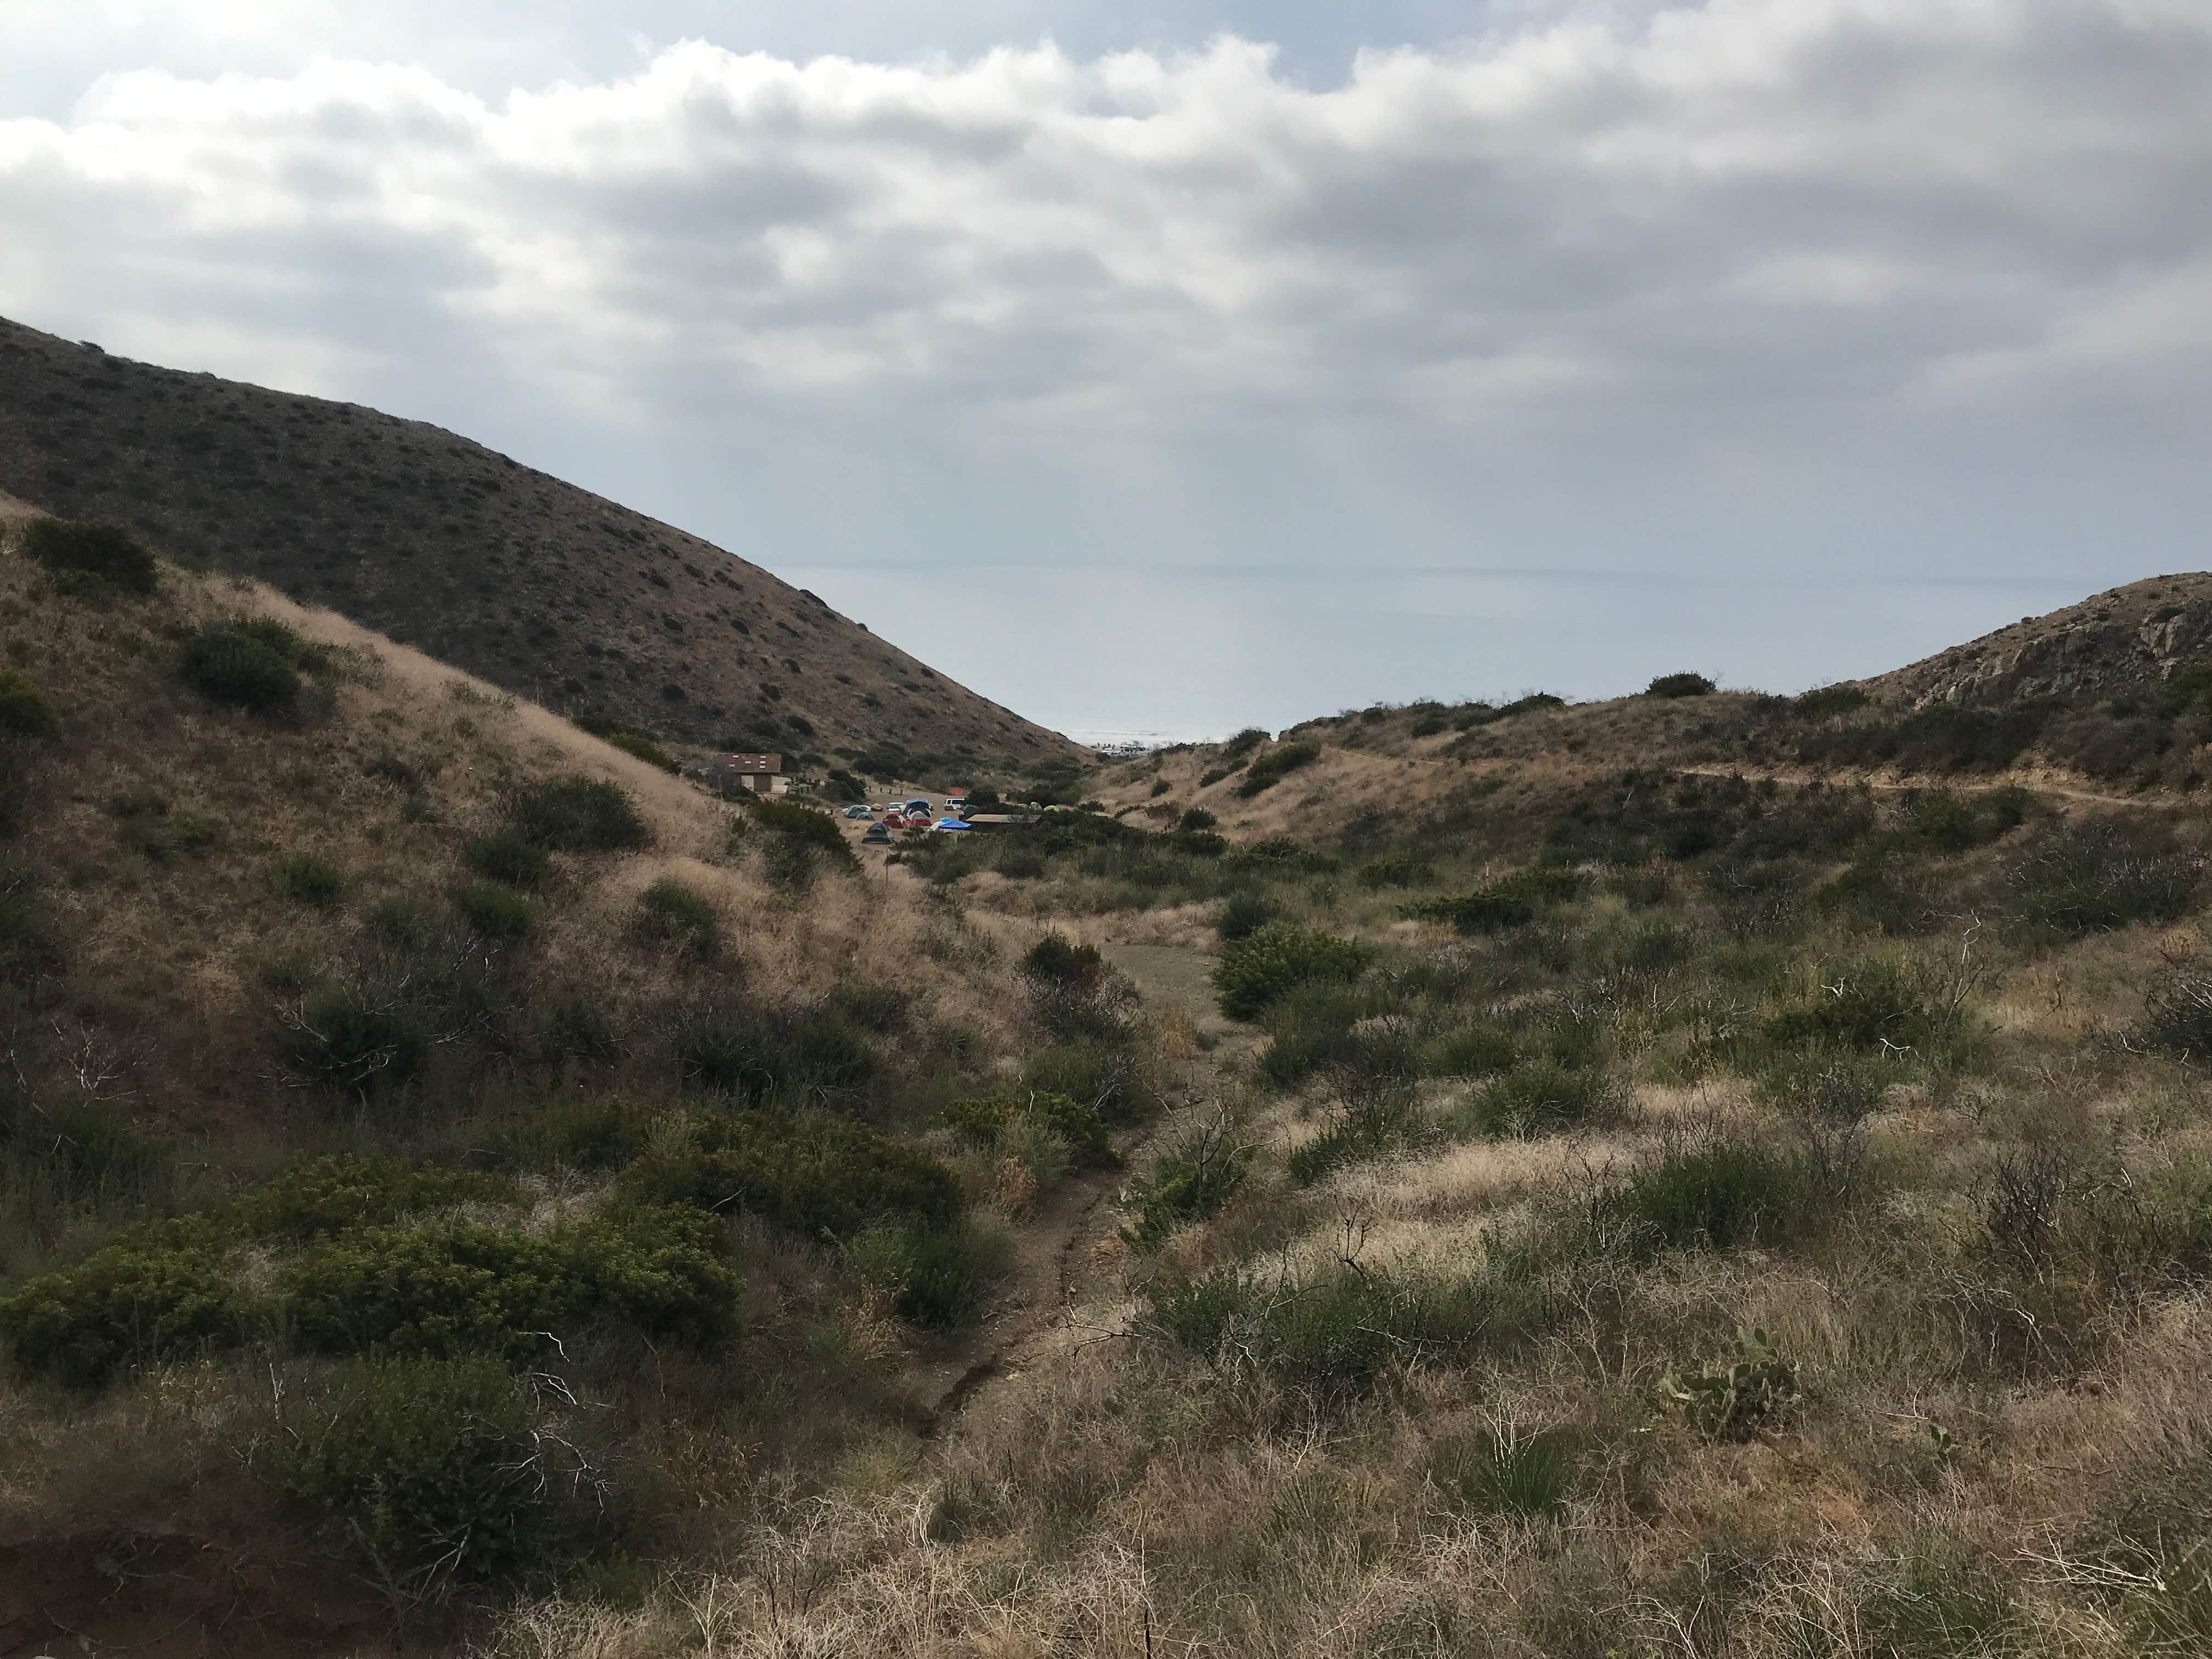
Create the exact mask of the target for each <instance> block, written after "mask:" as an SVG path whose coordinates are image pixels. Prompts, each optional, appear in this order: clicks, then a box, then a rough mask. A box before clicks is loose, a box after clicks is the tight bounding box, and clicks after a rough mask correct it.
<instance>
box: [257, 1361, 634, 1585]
mask: <svg viewBox="0 0 2212 1659" xmlns="http://www.w3.org/2000/svg"><path fill="white" fill-rule="evenodd" d="M305 1416H306V1419H307V1420H306V1421H305V1422H304V1423H303V1424H302V1425H301V1430H300V1431H299V1432H297V1433H295V1434H294V1435H293V1436H291V1437H289V1438H288V1439H287V1440H285V1441H284V1442H283V1443H282V1449H280V1451H279V1452H278V1453H277V1455H276V1464H275V1473H276V1480H277V1482H278V1484H279V1485H280V1486H283V1489H284V1490H285V1492H288V1493H289V1494H290V1495H291V1496H292V1497H293V1498H296V1499H298V1500H299V1501H300V1502H301V1503H302V1504H306V1505H307V1507H308V1508H309V1509H311V1510H313V1511H314V1512H316V1513H317V1514H318V1515H319V1516H320V1517H321V1519H322V1521H323V1522H324V1523H325V1526H327V1527H328V1528H330V1529H331V1531H332V1532H333V1533H335V1534H337V1538H338V1541H339V1542H340V1543H341V1545H342V1547H343V1548H344V1550H345V1552H346V1553H348V1554H349V1555H350V1556H352V1557H354V1558H355V1559H356V1560H357V1561H359V1563H360V1564H361V1565H362V1567H363V1568H364V1569H365V1570H366V1571H367V1572H368V1576H369V1577H370V1579H371V1581H372V1582H373V1583H377V1584H378V1585H380V1587H381V1588H382V1589H385V1590H386V1593H387V1594H390V1595H394V1596H396V1597H398V1598H399V1599H401V1600H403V1601H441V1600H442V1599H444V1598H445V1596H446V1595H448V1594H449V1593H450V1592H451V1590H452V1589H453V1588H454V1587H455V1586H457V1585H459V1584H465V1583H476V1582H481V1581H483V1580H487V1579H493V1578H498V1577H504V1576H506V1575H507V1574H511V1573H516V1572H520V1571H523V1570H524V1569H526V1568H538V1569H543V1568H544V1567H545V1566H547V1565H552V1564H554V1563H556V1562H557V1561H558V1560H559V1559H561V1558H562V1556H564V1555H566V1554H567V1553H568V1551H569V1550H570V1549H572V1548H574V1547H575V1546H576V1545H577V1543H578V1542H579V1541H580V1540H581V1538H582V1537H583V1536H585V1535H586V1534H588V1532H589V1531H590V1529H591V1528H592V1525H593V1524H594V1523H595V1522H596V1521H597V1520H598V1519H599V1516H598V1515H597V1513H596V1511H597V1504H595V1502H594V1499H595V1498H597V1497H598V1496H599V1492H597V1491H596V1489H595V1488H596V1483H595V1482H592V1481H591V1480H586V1479H585V1478H583V1477H584V1476H585V1474H586V1471H585V1470H584V1468H582V1467H581V1464H580V1460H577V1459H576V1458H575V1455H574V1450H573V1443H571V1442H570V1441H569V1439H568V1437H566V1436H563V1435H559V1434H555V1435H550V1436H549V1435H547V1434H546V1433H545V1432H544V1430H545V1428H546V1427H547V1426H548V1425H547V1424H546V1422H545V1417H544V1410H543V1408H542V1407H541V1406H540V1405H539V1404H538V1400H537V1399H536V1397H535V1396H534V1395H532V1393H531V1392H530V1391H529V1390H527V1389H525V1388H524V1386H523V1385H522V1383H520V1381H519V1380H518V1379H516V1378H515V1377H513V1376H510V1375H508V1373H507V1369H506V1367H504V1366H503V1365H501V1364H499V1363H498V1362H497V1361H496V1360H493V1359H489V1358H482V1357H465V1358H454V1359H422V1358H403V1359H374V1360H365V1361H356V1362H354V1363H352V1364H345V1365H342V1366H339V1367H338V1368H337V1369H336V1370H333V1371H332V1372H331V1374H330V1375H329V1376H328V1377H327V1378H326V1379H325V1383H324V1384H323V1386H322V1387H321V1388H320V1389H318V1390H317V1391H316V1393H315V1394H314V1395H312V1396H310V1400H309V1402H308V1404H307V1408H306V1412H305Z"/></svg>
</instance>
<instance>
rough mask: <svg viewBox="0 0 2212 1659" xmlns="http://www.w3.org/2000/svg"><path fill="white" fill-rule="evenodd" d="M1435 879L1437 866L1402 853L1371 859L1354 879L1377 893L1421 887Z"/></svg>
mask: <svg viewBox="0 0 2212 1659" xmlns="http://www.w3.org/2000/svg"><path fill="white" fill-rule="evenodd" d="M1435 877H1436V866H1434V865H1432V864H1431V863H1430V862H1429V861H1428V860H1426V859H1417V858H1411V857H1408V856H1407V855H1406V854H1402V853H1400V854H1391V855H1390V856H1389V857H1388V858H1379V859H1370V860H1368V861H1367V862H1366V863H1364V864H1363V865H1361V866H1359V868H1358V870H1357V871H1356V872H1353V878H1354V879H1355V880H1357V881H1358V883H1359V884H1360V885H1361V886H1362V887H1364V888H1367V889H1369V890H1372V891H1377V892H1379V891H1380V890H1383V888H1385V887H1419V886H1420V885H1422V884H1424V883H1425V882H1429V881H1431V880H1433V879H1435Z"/></svg>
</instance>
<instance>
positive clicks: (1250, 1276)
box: [1140, 1261, 1490, 1398]
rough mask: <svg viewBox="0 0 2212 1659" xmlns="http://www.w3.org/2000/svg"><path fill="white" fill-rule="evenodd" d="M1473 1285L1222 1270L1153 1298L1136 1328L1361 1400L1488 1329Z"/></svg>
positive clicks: (1226, 1361)
mask: <svg viewBox="0 0 2212 1659" xmlns="http://www.w3.org/2000/svg"><path fill="white" fill-rule="evenodd" d="M1489 1313H1490V1310H1489V1307H1488V1305H1487V1299H1486V1297H1485V1296H1484V1294H1483V1290H1482V1286H1481V1285H1480V1283H1479V1282H1478V1281H1476V1280H1474V1279H1430V1278H1421V1277H1418V1276H1415V1275H1412V1274H1399V1273H1391V1272H1389V1271H1388V1270H1386V1269H1383V1268H1376V1267H1362V1266H1360V1265H1358V1263H1355V1262H1351V1261H1336V1262H1331V1263H1328V1264H1327V1265H1326V1266H1322V1267H1315V1268H1312V1269H1310V1270H1306V1271H1302V1272H1293V1273H1289V1274H1287V1275H1284V1276H1282V1277H1276V1276H1273V1275H1270V1274H1266V1273H1254V1272H1251V1271H1249V1270H1247V1269H1244V1268H1241V1267H1224V1268H1219V1269H1217V1270H1216V1271H1214V1272H1212V1273H1208V1274H1206V1275H1205V1276H1204V1277H1202V1278H1199V1279H1185V1280H1182V1281H1180V1282H1177V1283H1174V1284H1170V1285H1166V1286H1164V1287H1162V1288H1161V1289H1159V1290H1158V1291H1155V1292H1154V1293H1153V1296H1152V1310H1151V1312H1150V1314H1149V1315H1148V1316H1147V1317H1146V1320H1145V1322H1144V1323H1143V1325H1142V1326H1141V1327H1140V1328H1142V1329H1144V1330H1145V1331H1146V1332H1147V1333H1149V1334H1152V1335H1153V1336H1155V1337H1157V1338H1159V1339H1162V1340H1166V1341H1169V1342H1171V1343H1173V1344H1175V1345H1176V1346H1178V1347H1181V1348H1183V1349H1186V1350H1188V1352H1192V1353H1194V1354H1198V1355H1200V1356H1202V1357H1204V1358H1207V1359H1209V1360H1211V1361H1212V1363H1213V1364H1215V1365H1216V1366H1217V1367H1219V1368H1221V1369H1224V1370H1235V1369H1238V1368H1242V1367H1243V1366H1246V1365H1252V1366H1256V1367H1258V1368H1259V1369H1260V1370H1264V1371H1266V1372H1267V1373H1268V1374H1270V1375H1271V1376H1273V1377H1275V1378H1276V1379H1277V1380H1278V1381H1279V1382H1281V1383H1285V1384H1288V1385H1290V1386H1291V1387H1295V1388H1300V1389H1308V1390H1310V1391H1311V1392H1313V1393H1315V1394H1316V1395H1321V1396H1322V1397H1324V1398H1330V1397H1342V1396H1347V1395H1357V1394H1361V1393H1364V1392H1365V1391H1366V1390H1368V1389H1370V1388H1372V1387H1373V1386H1374V1384H1375V1383H1376V1382H1377V1381H1378V1380H1379V1379H1380V1377H1381V1376H1382V1375H1383V1372H1384V1371H1386V1370H1391V1369H1394V1368H1397V1367H1401V1366H1405V1365H1410V1364H1415V1363H1417V1362H1419V1360H1421V1359H1424V1358H1451V1357H1454V1356H1455V1355H1457V1354H1459V1353H1461V1352H1464V1351H1465V1350H1466V1349H1467V1348H1468V1347H1469V1346H1472V1345H1473V1343H1474V1341H1475V1340H1477V1339H1478V1338H1479V1337H1480V1335H1481V1334H1483V1332H1484V1330H1485V1328H1486V1325H1487V1324H1488V1322H1489Z"/></svg>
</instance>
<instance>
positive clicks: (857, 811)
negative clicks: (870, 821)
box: [845, 806, 875, 818]
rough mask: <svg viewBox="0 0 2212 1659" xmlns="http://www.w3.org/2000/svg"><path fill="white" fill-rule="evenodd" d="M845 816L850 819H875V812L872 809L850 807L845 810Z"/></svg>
mask: <svg viewBox="0 0 2212 1659" xmlns="http://www.w3.org/2000/svg"><path fill="white" fill-rule="evenodd" d="M845 816H846V817H848V818H872V817H875V811H874V809H873V808H872V807H866V806H848V807H847V808H846V809H845Z"/></svg>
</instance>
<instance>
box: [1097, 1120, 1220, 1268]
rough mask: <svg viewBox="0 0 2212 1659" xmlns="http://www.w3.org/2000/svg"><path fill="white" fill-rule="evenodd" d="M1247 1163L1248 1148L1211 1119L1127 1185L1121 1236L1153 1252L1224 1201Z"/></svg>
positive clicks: (1209, 1213) (1206, 1215) (1155, 1160)
mask: <svg viewBox="0 0 2212 1659" xmlns="http://www.w3.org/2000/svg"><path fill="white" fill-rule="evenodd" d="M1251 1163H1252V1149H1251V1148H1250V1147H1249V1146H1239V1145H1237V1143H1236V1142H1234V1141H1232V1140H1231V1139H1229V1126H1228V1123H1227V1121H1225V1120H1224V1119H1218V1118H1217V1119H1216V1120H1215V1121H1212V1122H1211V1123H1209V1124H1206V1126H1204V1127H1201V1128H1200V1129H1199V1130H1197V1131H1196V1132H1195V1133H1192V1134H1191V1135H1189V1136H1188V1137H1187V1138H1186V1139H1184V1140H1183V1141H1182V1143H1181V1144H1180V1145H1178V1146H1175V1147H1174V1148H1173V1149H1171V1150H1170V1151H1169V1152H1164V1153H1162V1154H1161V1155H1160V1156H1159V1157H1158V1158H1155V1159H1153V1161H1152V1168H1151V1169H1150V1170H1148V1171H1146V1173H1145V1174H1144V1175H1143V1176H1139V1178H1138V1179H1137V1180H1135V1181H1133V1182H1131V1183H1130V1186H1129V1192H1128V1197H1127V1203H1128V1205H1129V1206H1130V1207H1131V1208H1132V1209H1133V1210H1134V1211H1135V1212H1136V1213H1135V1216H1134V1218H1133V1219H1132V1220H1131V1221H1130V1222H1129V1224H1128V1225H1127V1226H1125V1227H1124V1228H1122V1230H1121V1237H1123V1238H1125V1239H1127V1241H1128V1242H1129V1243H1132V1244H1133V1245H1135V1246H1136V1247H1137V1248H1138V1249H1140V1250H1151V1249H1158V1247H1159V1246H1160V1245H1161V1244H1163V1243H1165V1242H1166V1241H1167V1239H1168V1237H1169V1236H1170V1234H1172V1233H1175V1232H1176V1231H1179V1230H1181V1229H1182V1228H1184V1227H1188V1226H1189V1225H1192V1224H1194V1223H1195V1222H1200V1221H1203V1220H1205V1219H1206V1218H1207V1217H1208V1216H1211V1215H1212V1213H1213V1212H1215V1211H1217V1210H1218V1209H1219V1208H1220V1207H1221V1206H1223V1205H1224V1204H1225V1203H1226V1202H1228V1200H1229V1196H1230V1194H1231V1193H1234V1192H1235V1191H1236V1190H1237V1188H1238V1187H1240V1186H1242V1185H1243V1181H1244V1176H1245V1173H1246V1171H1247V1170H1249V1168H1250V1167H1251Z"/></svg>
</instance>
